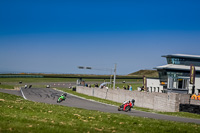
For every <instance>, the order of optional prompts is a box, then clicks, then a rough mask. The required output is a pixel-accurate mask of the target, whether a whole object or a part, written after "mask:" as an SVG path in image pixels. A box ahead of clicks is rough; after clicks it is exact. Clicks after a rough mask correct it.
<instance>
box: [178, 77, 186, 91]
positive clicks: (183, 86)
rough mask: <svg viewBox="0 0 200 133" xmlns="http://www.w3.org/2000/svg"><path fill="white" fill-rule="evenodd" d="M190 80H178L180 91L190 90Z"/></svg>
mask: <svg viewBox="0 0 200 133" xmlns="http://www.w3.org/2000/svg"><path fill="white" fill-rule="evenodd" d="M188 86H189V79H181V78H180V79H178V89H188Z"/></svg>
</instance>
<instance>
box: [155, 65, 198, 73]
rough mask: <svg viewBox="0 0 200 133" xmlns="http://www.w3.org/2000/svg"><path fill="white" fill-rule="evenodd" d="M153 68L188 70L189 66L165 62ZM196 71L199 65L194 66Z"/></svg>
mask: <svg viewBox="0 0 200 133" xmlns="http://www.w3.org/2000/svg"><path fill="white" fill-rule="evenodd" d="M155 69H171V70H187V71H190V66H186V65H174V64H167V65H163V66H157V67H155ZM195 70H196V71H200V67H198V66H195Z"/></svg>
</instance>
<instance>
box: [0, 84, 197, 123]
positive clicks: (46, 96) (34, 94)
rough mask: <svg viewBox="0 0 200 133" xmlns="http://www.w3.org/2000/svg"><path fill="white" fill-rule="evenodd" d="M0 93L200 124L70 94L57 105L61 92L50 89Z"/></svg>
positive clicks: (29, 89)
mask: <svg viewBox="0 0 200 133" xmlns="http://www.w3.org/2000/svg"><path fill="white" fill-rule="evenodd" d="M0 92H4V93H10V94H14V95H18V96H23V97H24V98H25V99H27V100H31V101H35V102H43V103H49V104H57V105H63V106H69V107H77V108H83V109H88V110H98V111H102V112H109V113H120V114H126V115H131V116H139V117H147V118H153V119H160V120H169V121H177V122H188V123H196V124H200V120H199V119H190V118H182V117H175V116H168V115H161V114H155V113H148V112H143V111H136V110H131V111H130V112H124V111H117V107H116V106H112V105H107V104H103V103H98V102H95V101H90V100H86V99H83V98H80V97H77V96H73V95H70V94H67V98H66V100H65V101H62V102H61V103H57V99H58V97H59V96H60V95H61V94H62V92H60V91H57V90H54V89H50V88H27V89H25V88H22V89H21V91H19V90H18V91H15V90H3V89H0Z"/></svg>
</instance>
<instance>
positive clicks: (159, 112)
mask: <svg viewBox="0 0 200 133" xmlns="http://www.w3.org/2000/svg"><path fill="white" fill-rule="evenodd" d="M57 89H59V90H62V91H65V92H67V93H71V94H74V95H77V96H80V97H83V98H86V99H91V100H95V101H98V102H102V103H106V104H111V105H116V106H120V105H121V104H122V103H118V102H113V101H110V100H106V99H101V98H97V97H93V96H88V95H85V94H81V93H77V92H75V91H72V90H70V89H66V88H57ZM134 109H135V110H139V111H145V112H151V113H158V114H164V115H172V116H178V117H186V118H195V119H200V115H199V114H193V113H188V112H161V111H156V110H153V109H148V108H142V107H137V106H134Z"/></svg>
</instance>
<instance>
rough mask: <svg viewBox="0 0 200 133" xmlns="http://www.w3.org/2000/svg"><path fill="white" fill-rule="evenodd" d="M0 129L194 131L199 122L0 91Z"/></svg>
mask: <svg viewBox="0 0 200 133" xmlns="http://www.w3.org/2000/svg"><path fill="white" fill-rule="evenodd" d="M0 120H1V121H0V132H1V133H4V132H15V133H17V132H25V133H26V132H32V133H38V132H44V133H46V132H47V133H55V132H68V133H70V132H77V133H93V132H105V133H106V132H108V133H111V132H113V133H115V132H116V133H122V132H125V133H146V132H148V133H161V132H172V133H173V132H174V133H179V132H185V133H186V132H187V133H190V132H191V133H198V132H199V131H200V125H198V124H189V123H179V122H171V121H163V120H154V119H149V118H140V117H134V116H128V115H122V114H111V113H103V112H99V111H91V110H85V109H79V108H72V107H65V106H59V105H49V104H44V103H36V102H31V101H26V100H24V99H22V98H21V97H18V96H13V95H9V94H4V93H0Z"/></svg>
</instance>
